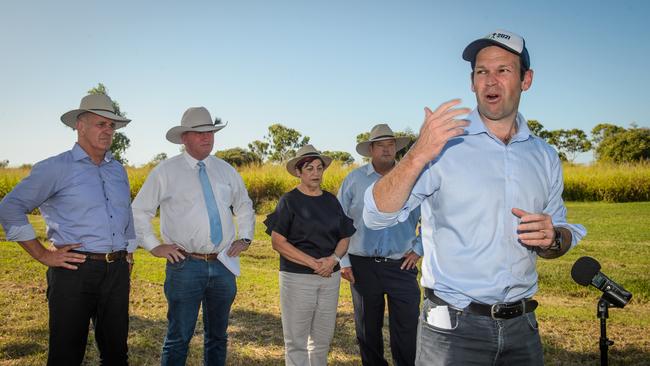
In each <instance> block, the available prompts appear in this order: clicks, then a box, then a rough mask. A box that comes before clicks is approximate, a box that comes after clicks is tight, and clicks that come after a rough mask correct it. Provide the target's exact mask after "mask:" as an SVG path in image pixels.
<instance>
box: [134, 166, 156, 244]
mask: <svg viewBox="0 0 650 366" xmlns="http://www.w3.org/2000/svg"><path fill="white" fill-rule="evenodd" d="M158 177H159V176H158V174H157V170H156V169H154V170H152V171H151V173H149V176H148V177H147V179H146V180H145V182H144V184H143V185H142V187H141V188H140V191H139V192H138V195H137V196H136V197H135V200H133V204H132V205H131V208H132V210H133V225H134V228H135V242H136V244H137V243H139V244H140V245H141V246H142V247H143V248H145V249H146V250H148V251H151V250H152V249H153V248H155V247H157V246H159V245H160V242H159V241H158V238H156V235H155V234H154V232H153V226H152V225H151V219H153V217H154V216H155V215H156V210H157V209H158V206H159V205H160V181H159V179H158ZM129 247H131V241H130V240H129Z"/></svg>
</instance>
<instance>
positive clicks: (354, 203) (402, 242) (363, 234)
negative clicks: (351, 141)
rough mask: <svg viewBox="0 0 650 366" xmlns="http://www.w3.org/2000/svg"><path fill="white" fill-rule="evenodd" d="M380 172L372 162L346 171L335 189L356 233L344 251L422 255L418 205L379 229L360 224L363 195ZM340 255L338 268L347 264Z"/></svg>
mask: <svg viewBox="0 0 650 366" xmlns="http://www.w3.org/2000/svg"><path fill="white" fill-rule="evenodd" d="M379 178H381V175H380V174H379V173H377V172H376V171H375V168H374V167H373V165H372V163H368V164H366V165H363V166H361V167H359V168H357V169H355V170H353V171H352V172H350V174H348V176H347V177H345V180H344V181H343V183H342V184H341V188H340V189H339V194H338V199H339V201H340V202H341V206H342V207H343V212H345V214H346V215H347V216H348V217H350V218H352V220H354V227H355V228H356V229H357V231H356V233H354V235H352V237H351V238H350V246H349V247H348V253H347V254H353V255H359V256H363V257H384V258H391V259H400V258H402V257H404V255H405V254H407V253H408V252H410V251H414V252H415V253H416V254H417V255H419V256H422V254H423V252H422V240H421V238H420V236H419V235H416V228H417V225H418V222H419V220H420V208H419V207H417V208H415V209H414V210H413V211H411V212H410V213H409V215H408V217H407V219H406V220H405V221H404V222H400V223H398V224H397V225H395V226H391V227H389V228H385V229H381V230H371V229H369V228H368V227H367V226H366V225H365V224H364V223H363V195H364V193H365V192H366V189H367V188H368V187H369V186H370V185H371V184H373V183H374V182H376V181H377V180H378V179H379ZM347 254H346V255H345V256H344V257H343V258H341V267H350V266H351V264H350V258H349V257H348V255H347Z"/></svg>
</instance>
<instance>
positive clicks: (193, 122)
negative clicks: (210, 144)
mask: <svg viewBox="0 0 650 366" xmlns="http://www.w3.org/2000/svg"><path fill="white" fill-rule="evenodd" d="M227 125H228V123H223V124H216V121H213V120H212V117H211V116H210V112H208V110H207V109H205V107H192V108H188V109H187V110H186V111H185V113H183V118H181V125H180V126H176V127H172V128H171V129H169V131H167V136H166V137H167V140H169V142H173V143H175V144H182V143H183V141H182V140H181V136H182V135H183V133H185V132H189V131H194V132H210V131H212V132H217V131H219V130H221V129H222V128H224V127H226V126H227Z"/></svg>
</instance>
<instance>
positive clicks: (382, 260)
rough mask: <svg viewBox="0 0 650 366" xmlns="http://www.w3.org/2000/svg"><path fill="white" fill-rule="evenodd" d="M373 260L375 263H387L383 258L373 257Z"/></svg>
mask: <svg viewBox="0 0 650 366" xmlns="http://www.w3.org/2000/svg"><path fill="white" fill-rule="evenodd" d="M374 259H375V262H376V263H382V262H388V259H386V258H383V257H375V258H374Z"/></svg>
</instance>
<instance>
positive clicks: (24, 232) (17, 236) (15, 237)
mask: <svg viewBox="0 0 650 366" xmlns="http://www.w3.org/2000/svg"><path fill="white" fill-rule="evenodd" d="M32 239H36V232H35V231H34V227H33V226H32V225H31V224H27V225H21V226H12V227H11V228H10V229H9V231H7V240H9V241H28V240H32Z"/></svg>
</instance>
